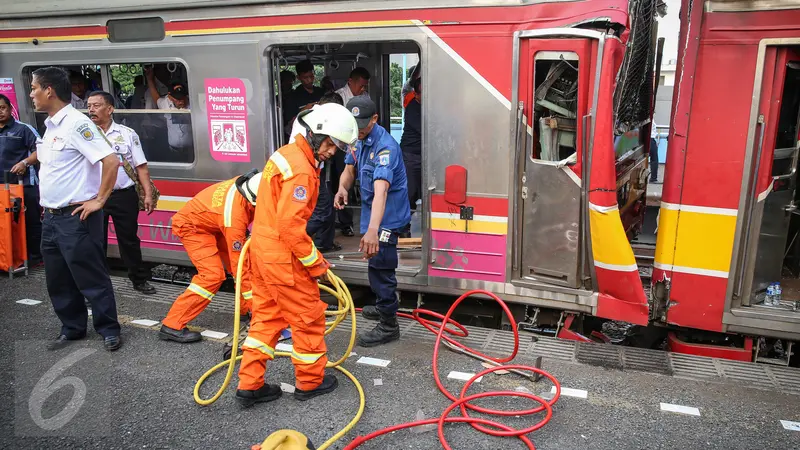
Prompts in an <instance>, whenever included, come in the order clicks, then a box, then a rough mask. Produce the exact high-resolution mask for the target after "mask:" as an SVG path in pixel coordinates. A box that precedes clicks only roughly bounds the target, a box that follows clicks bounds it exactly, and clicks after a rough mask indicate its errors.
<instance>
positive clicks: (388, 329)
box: [357, 314, 400, 347]
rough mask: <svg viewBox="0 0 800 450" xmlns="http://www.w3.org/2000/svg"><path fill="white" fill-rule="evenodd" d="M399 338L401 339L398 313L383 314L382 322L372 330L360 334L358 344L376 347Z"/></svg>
mask: <svg viewBox="0 0 800 450" xmlns="http://www.w3.org/2000/svg"><path fill="white" fill-rule="evenodd" d="M398 339H400V326H399V325H398V324H397V315H391V316H386V315H383V314H381V321H380V323H378V325H376V326H375V328H373V329H372V330H370V331H368V332H366V333H363V334H360V335H359V336H358V341H357V344H358V345H359V347H375V346H377V345H381V344H388V343H389V342H392V341H396V340H398Z"/></svg>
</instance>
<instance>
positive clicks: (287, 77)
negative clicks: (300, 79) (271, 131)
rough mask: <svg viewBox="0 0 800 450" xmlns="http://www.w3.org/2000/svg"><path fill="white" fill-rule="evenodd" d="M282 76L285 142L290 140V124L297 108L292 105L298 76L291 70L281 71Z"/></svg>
mask: <svg viewBox="0 0 800 450" xmlns="http://www.w3.org/2000/svg"><path fill="white" fill-rule="evenodd" d="M280 77H281V79H280V82H281V92H280V96H281V97H280V100H281V103H280V104H281V106H282V108H283V110H282V111H281V118H282V120H283V142H284V143H285V142H288V141H289V138H290V133H289V130H290V127H289V126H290V124H291V123H292V122H291V120H292V117H293V116H294V114H295V108H294V107H293V106H292V86H293V85H294V82H295V79H296V77H295V75H294V73H293V72H291V71H289V70H283V71H281V75H280ZM276 100H277V96H276Z"/></svg>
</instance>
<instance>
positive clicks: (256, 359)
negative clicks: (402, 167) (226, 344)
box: [236, 103, 358, 406]
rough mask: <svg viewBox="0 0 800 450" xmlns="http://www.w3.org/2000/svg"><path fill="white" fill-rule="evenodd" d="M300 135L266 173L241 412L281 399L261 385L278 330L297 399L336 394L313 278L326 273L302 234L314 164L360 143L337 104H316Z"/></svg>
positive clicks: (312, 194)
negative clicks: (288, 342)
mask: <svg viewBox="0 0 800 450" xmlns="http://www.w3.org/2000/svg"><path fill="white" fill-rule="evenodd" d="M298 118H299V119H300V123H301V124H302V125H303V126H304V129H305V135H300V134H298V135H297V136H294V138H295V141H294V143H292V144H289V145H286V146H284V147H282V148H281V149H279V150H278V151H277V152H275V153H273V154H272V156H271V157H270V159H269V161H268V162H267V165H266V167H265V168H264V175H263V182H262V183H261V186H260V187H259V191H258V199H259V205H258V209H257V210H256V218H255V222H254V223H253V238H252V239H253V243H252V248H251V250H252V251H251V252H250V255H251V258H252V261H253V264H252V268H253V270H252V278H253V318H252V320H251V322H250V332H249V334H248V335H247V338H246V339H245V341H244V344H243V345H242V349H243V351H244V357H243V359H242V365H241V368H240V370H239V390H238V391H237V392H236V398H237V399H238V400H239V401H240V402H241V403H242V404H243V405H245V406H250V405H253V404H254V403H256V402H269V401H272V400H275V399H277V398H278V397H280V396H281V388H280V386H278V385H274V384H264V372H265V370H266V363H267V360H268V359H273V358H274V355H275V345H277V343H278V337H279V335H280V332H281V330H283V329H284V328H286V327H287V325H288V326H291V328H292V339H293V341H294V342H293V347H294V349H293V351H292V363H293V364H294V367H295V376H296V379H297V381H296V384H295V388H296V389H295V392H294V397H295V398H296V399H297V400H302V401H304V400H309V399H311V398H313V397H315V396H317V395H322V394H327V393H329V392H332V391H333V390H334V389H336V386H337V385H338V382H337V380H336V377H335V376H333V375H326V374H325V365H326V363H327V362H328V358H327V357H326V355H325V353H326V347H325V339H324V333H325V309H326V306H327V305H326V304H325V303H323V302H322V301H321V300H320V297H319V286H317V279H319V278H320V277H322V276H323V275H325V273H326V272H327V271H328V267H329V266H330V265H329V264H328V262H327V261H326V260H325V258H323V257H322V255H321V254H320V252H319V251H318V250H317V248H316V247H315V246H314V243H313V242H312V240H311V238H310V237H309V236H308V234H306V223H307V222H308V219H309V218H310V217H311V213H312V211H314V207H315V203H316V199H317V191H318V189H319V183H320V180H319V173H320V169H319V164H320V163H321V162H323V161H326V160H328V159H330V158H331V157H332V156H333V155H334V154H335V153H336V150H337V148H338V149H339V150H342V151H345V150H346V149H347V147H348V146H349V145H353V144H354V143H355V142H356V139H357V138H358V127H357V125H356V121H355V119H354V118H353V116H352V114H350V112H349V111H348V110H347V109H345V108H344V107H343V106H341V105H337V104H335V103H328V104H325V105H318V106H316V107H315V108H314V109H313V110H309V111H306V112H303V113H301V114H300V115H298Z"/></svg>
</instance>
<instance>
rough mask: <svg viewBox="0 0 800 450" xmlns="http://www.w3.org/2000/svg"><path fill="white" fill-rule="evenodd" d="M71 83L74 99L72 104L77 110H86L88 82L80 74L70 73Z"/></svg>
mask: <svg viewBox="0 0 800 450" xmlns="http://www.w3.org/2000/svg"><path fill="white" fill-rule="evenodd" d="M69 82H70V84H71V85H72V98H71V101H70V103H71V104H72V107H73V108H75V109H86V85H87V84H88V83H87V80H86V78H84V76H83V75H81V74H80V73H78V72H70V74H69Z"/></svg>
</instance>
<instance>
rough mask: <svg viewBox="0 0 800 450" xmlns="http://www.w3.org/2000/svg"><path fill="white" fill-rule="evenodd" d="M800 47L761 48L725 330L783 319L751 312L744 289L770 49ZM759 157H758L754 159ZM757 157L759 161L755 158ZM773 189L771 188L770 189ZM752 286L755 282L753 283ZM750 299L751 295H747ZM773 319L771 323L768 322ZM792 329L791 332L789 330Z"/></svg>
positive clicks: (775, 41)
mask: <svg viewBox="0 0 800 450" xmlns="http://www.w3.org/2000/svg"><path fill="white" fill-rule="evenodd" d="M788 46H800V37H797V38H772V39H762V40H761V41H760V42H759V44H758V53H757V56H756V73H755V77H754V80H753V98H752V101H751V103H750V118H749V122H748V129H747V141H746V144H745V155H744V165H743V168H742V184H741V189H740V192H739V208H738V210H737V216H736V231H735V235H734V241H733V251H732V257H731V264H730V270H729V272H728V273H729V274H731V275H729V277H728V286H727V290H726V294H725V305H724V309H723V318H722V323H723V324H724V328H726V329H728V328H730V329H733V328H736V329H738V328H742V327H745V328H751V327H752V328H753V329H758V328H762V327H765V326H766V323H767V322H768V321H769V322H772V321H773V320H775V319H780V318H779V317H778V316H774V315H773V314H769V313H764V312H760V313H759V312H755V311H747V310H748V309H749V308H748V306H747V303H749V302H745V301H744V297H743V296H744V295H745V294H744V292H743V290H744V288H745V287H747V286H745V285H746V284H747V285H749V284H750V283H745V281H746V279H748V275H747V273H746V271H747V268H748V267H750V266H751V264H752V260H753V258H755V257H756V253H757V252H755V251H754V248H753V247H754V242H757V237H758V236H757V233H755V232H756V231H757V229H756V228H754V227H753V225H752V220H753V213H754V209H755V206H756V203H757V202H758V197H759V194H760V193H759V192H755V191H756V190H757V189H756V188H757V185H758V173H756V174H755V175H754V176H753V177H752V180H751V175H753V174H752V172H753V170H754V169H755V170H758V171H759V172H760V171H761V170H763V168H761V167H760V160H761V157H762V151H763V148H762V144H763V139H764V133H765V128H766V126H765V125H766V124H765V123H763V119H762V118H761V117H760V116H761V113H762V110H761V100H762V94H763V91H764V87H763V82H764V74H765V65H766V62H767V59H766V57H767V49H768V48H769V47H788ZM770 120H777V118H770ZM754 154H755V155H754ZM754 156H755V157H754ZM770 189H771V187H770ZM751 282H752V281H751ZM746 295H748V296H749V295H750V294H749V293H747V294H746ZM767 317H770V318H771V319H770V320H768V321H767V320H765V319H767ZM787 321H788V322H796V321H795V320H791V319H789V320H787ZM787 327H788V328H787ZM766 328H770V329H774V330H781V331H789V330H792V332H797V331H800V327H798V325H797V324H795V325H785V326H784V325H780V324H773V325H771V326H766Z"/></svg>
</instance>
